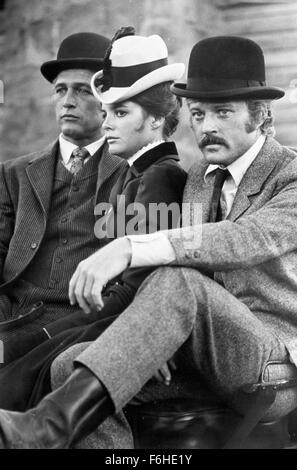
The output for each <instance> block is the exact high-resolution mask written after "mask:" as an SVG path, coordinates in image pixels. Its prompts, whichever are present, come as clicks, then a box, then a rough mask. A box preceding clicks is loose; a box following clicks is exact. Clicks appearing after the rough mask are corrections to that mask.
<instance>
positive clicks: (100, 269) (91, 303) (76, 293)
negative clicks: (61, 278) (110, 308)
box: [69, 238, 132, 313]
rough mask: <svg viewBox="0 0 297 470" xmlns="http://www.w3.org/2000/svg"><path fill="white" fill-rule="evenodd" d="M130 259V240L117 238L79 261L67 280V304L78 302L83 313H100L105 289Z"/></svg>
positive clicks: (127, 264)
mask: <svg viewBox="0 0 297 470" xmlns="http://www.w3.org/2000/svg"><path fill="white" fill-rule="evenodd" d="M131 256H132V252H131V244H130V241H129V240H128V239H127V238H118V239H117V240H114V241H113V242H111V243H109V244H108V245H106V246H105V247H104V248H102V249H101V250H98V251H97V252H96V253H94V254H93V255H91V256H89V258H87V259H85V260H83V261H81V262H80V263H79V265H78V267H77V268H76V271H75V272H74V274H73V276H72V278H71V279H70V283H69V299H70V304H71V305H74V304H75V303H78V304H79V306H80V307H81V308H82V309H83V310H84V312H85V313H90V312H91V310H92V309H97V310H101V309H102V308H103V306H104V303H103V300H102V295H101V294H102V290H103V289H104V286H105V285H106V284H107V283H108V281H110V280H111V279H113V278H114V277H116V276H118V275H119V274H121V273H122V272H123V271H124V270H125V269H126V268H127V267H128V266H129V264H130V261H131Z"/></svg>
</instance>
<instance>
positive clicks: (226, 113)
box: [218, 109, 231, 117]
mask: <svg viewBox="0 0 297 470" xmlns="http://www.w3.org/2000/svg"><path fill="white" fill-rule="evenodd" d="M218 113H219V115H220V116H221V117H229V116H230V114H231V111H230V110H229V109H219V110H218Z"/></svg>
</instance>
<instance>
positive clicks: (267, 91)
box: [171, 83, 285, 101]
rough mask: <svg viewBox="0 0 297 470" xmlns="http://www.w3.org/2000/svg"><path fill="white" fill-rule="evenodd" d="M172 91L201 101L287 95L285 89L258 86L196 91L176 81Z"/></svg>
mask: <svg viewBox="0 0 297 470" xmlns="http://www.w3.org/2000/svg"><path fill="white" fill-rule="evenodd" d="M171 91H172V92H173V93H175V94H176V95H178V96H183V97H184V98H198V99H199V100H201V101H203V100H204V101H205V100H215V99H225V98H233V99H240V98H254V99H266V100H278V99H280V98H282V97H283V96H284V95H285V92H284V90H282V89H281V88H277V87H267V86H257V87H246V88H234V89H230V90H215V91H195V90H189V89H187V84H186V83H174V84H173V85H172V86H171Z"/></svg>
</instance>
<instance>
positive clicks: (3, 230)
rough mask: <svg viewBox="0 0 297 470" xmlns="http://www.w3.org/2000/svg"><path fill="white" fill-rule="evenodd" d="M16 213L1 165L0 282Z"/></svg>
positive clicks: (0, 165)
mask: <svg viewBox="0 0 297 470" xmlns="http://www.w3.org/2000/svg"><path fill="white" fill-rule="evenodd" d="M14 225H15V213H14V208H13V204H12V200H11V197H10V194H9V191H8V188H7V183H6V179H5V173H4V164H3V163H2V164H0V282H1V283H2V273H3V267H4V263H5V258H6V255H7V252H8V248H9V243H10V240H11V238H12V235H13V231H14Z"/></svg>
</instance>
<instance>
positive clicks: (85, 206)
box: [0, 32, 122, 362]
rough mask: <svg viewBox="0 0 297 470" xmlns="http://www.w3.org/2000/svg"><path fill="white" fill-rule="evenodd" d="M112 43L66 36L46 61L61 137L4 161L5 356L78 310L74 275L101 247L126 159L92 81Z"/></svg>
mask: <svg viewBox="0 0 297 470" xmlns="http://www.w3.org/2000/svg"><path fill="white" fill-rule="evenodd" d="M109 44H110V41H109V39H107V38H106V37H104V36H101V35H99V34H95V33H84V32H83V33H76V34H72V35H71V36H68V37H66V38H65V39H64V40H63V41H62V43H61V45H60V48H59V50H58V54H57V59H55V60H51V61H48V62H45V63H44V64H42V66H41V73H42V75H43V76H44V77H45V78H46V79H47V80H48V81H49V82H50V83H51V84H52V87H53V101H54V105H55V111H56V119H57V123H58V126H59V128H60V130H61V133H60V136H59V138H58V139H57V141H56V142H54V143H53V144H51V145H50V146H49V147H48V148H46V149H44V150H42V151H39V152H35V153H33V154H30V155H26V156H23V157H21V158H17V159H15V160H12V161H10V162H6V163H3V164H2V165H1V167H0V187H1V196H0V281H1V285H0V292H1V293H0V320H1V322H0V332H1V339H4V361H5V362H6V361H8V360H9V359H10V357H9V355H10V354H12V356H13V354H14V353H17V354H18V355H19V356H21V355H22V354H24V353H25V352H27V350H28V349H30V347H33V346H34V345H36V344H38V343H39V342H40V341H42V340H43V339H47V338H48V332H47V330H45V329H43V327H45V325H46V324H49V323H50V322H53V321H59V320H60V319H61V318H62V317H64V316H69V315H70V314H71V313H73V312H74V311H75V310H77V307H71V306H70V304H69V299H68V283H69V280H70V277H71V275H72V273H73V271H74V270H75V268H76V266H77V264H78V263H79V262H80V261H81V260H82V259H84V258H86V257H88V256H89V255H90V254H91V253H93V252H94V251H95V250H96V249H98V248H99V247H100V243H101V242H100V240H98V239H97V238H96V237H95V235H94V224H95V218H94V207H95V205H96V204H97V203H98V202H101V201H108V197H109V193H110V190H111V188H112V187H113V185H114V183H115V181H116V179H117V176H118V174H119V172H120V169H121V166H122V160H121V159H120V158H118V157H114V156H111V155H109V153H108V150H107V146H106V144H105V143H104V137H103V133H102V129H101V124H102V122H103V116H102V111H101V106H100V104H99V103H98V100H96V99H95V97H94V96H93V93H92V91H91V86H90V80H91V77H92V75H93V74H94V72H96V71H98V70H100V68H101V67H102V63H103V57H104V54H105V52H106V49H107V48H108V46H109ZM19 339H21V341H19ZM14 345H15V347H14ZM5 351H6V353H5Z"/></svg>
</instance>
